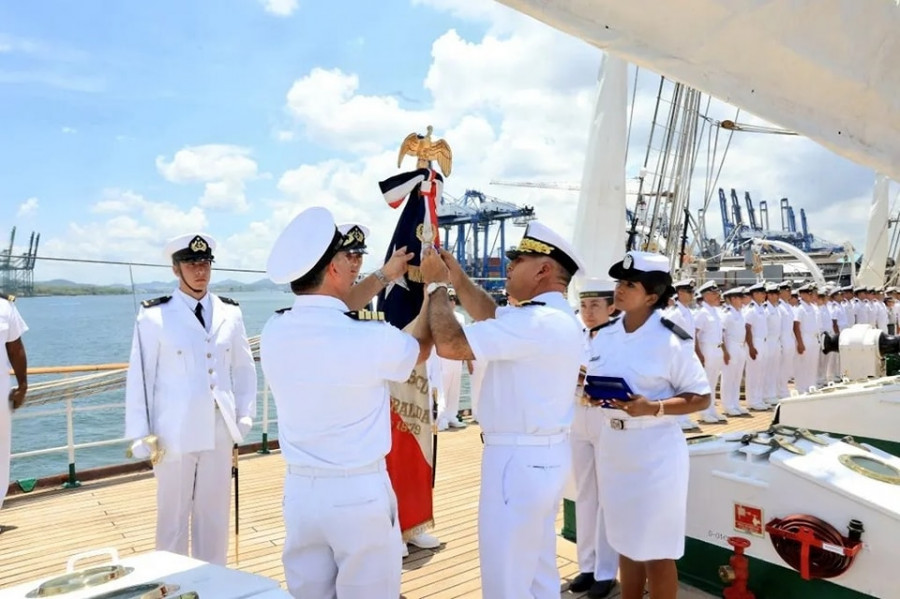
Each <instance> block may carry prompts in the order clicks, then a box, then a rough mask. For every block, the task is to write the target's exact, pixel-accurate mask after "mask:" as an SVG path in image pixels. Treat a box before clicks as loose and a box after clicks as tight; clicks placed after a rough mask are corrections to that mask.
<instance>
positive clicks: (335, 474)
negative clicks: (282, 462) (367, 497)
mask: <svg viewBox="0 0 900 599" xmlns="http://www.w3.org/2000/svg"><path fill="white" fill-rule="evenodd" d="M287 470H288V473H290V474H293V475H295V476H308V477H310V478H341V477H344V476H358V475H360V474H376V473H378V472H384V471H385V470H386V467H385V464H384V460H378V461H377V462H373V463H371V464H368V465H366V466H360V467H359V468H313V467H311V466H300V465H298V464H288V467H287Z"/></svg>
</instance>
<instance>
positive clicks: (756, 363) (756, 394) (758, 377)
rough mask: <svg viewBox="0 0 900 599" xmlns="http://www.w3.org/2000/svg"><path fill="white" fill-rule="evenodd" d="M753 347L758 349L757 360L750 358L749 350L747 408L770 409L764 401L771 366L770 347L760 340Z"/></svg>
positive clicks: (745, 387)
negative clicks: (769, 359)
mask: <svg viewBox="0 0 900 599" xmlns="http://www.w3.org/2000/svg"><path fill="white" fill-rule="evenodd" d="M753 347H755V348H756V359H755V360H754V359H752V358H750V354H749V350H747V352H748V353H747V367H746V369H747V380H746V381H744V390H745V392H746V396H747V406H749V407H751V408H756V409H758V410H764V409H767V408H768V405H766V402H765V401H763V400H764V398H763V391H764V389H765V384H766V382H765V380H766V367H767V366H768V365H769V363H768V360H767V358H768V356H767V353H766V352H767V350H768V346H767V345H766V342H765V341H762V340H760V341H759V342H758V343H757V342H756V341H755V340H754V342H753Z"/></svg>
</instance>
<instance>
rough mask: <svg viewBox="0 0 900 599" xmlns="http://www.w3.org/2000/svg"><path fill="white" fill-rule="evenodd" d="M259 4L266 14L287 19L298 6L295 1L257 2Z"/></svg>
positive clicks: (271, 0) (267, 0)
mask: <svg viewBox="0 0 900 599" xmlns="http://www.w3.org/2000/svg"><path fill="white" fill-rule="evenodd" d="M259 3H260V4H262V5H263V8H265V10H266V12H267V13H269V14H272V15H275V16H276V17H289V16H291V15H292V14H293V13H294V11H295V10H297V7H298V6H299V3H298V2H297V0H259Z"/></svg>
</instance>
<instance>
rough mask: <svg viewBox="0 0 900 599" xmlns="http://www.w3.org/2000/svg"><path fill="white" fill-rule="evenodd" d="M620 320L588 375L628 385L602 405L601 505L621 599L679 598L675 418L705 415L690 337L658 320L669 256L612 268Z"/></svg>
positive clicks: (682, 506)
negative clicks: (626, 393) (622, 396)
mask: <svg viewBox="0 0 900 599" xmlns="http://www.w3.org/2000/svg"><path fill="white" fill-rule="evenodd" d="M609 276H610V277H612V278H614V279H616V280H617V281H618V284H617V285H616V294H615V303H616V308H618V309H620V310H621V311H622V312H623V313H624V314H623V316H622V318H620V319H619V320H618V322H617V323H616V324H615V325H613V326H609V327H606V328H604V329H601V330H600V331H599V332H598V333H597V348H599V349H601V351H600V355H599V357H598V359H597V360H596V361H594V362H593V363H592V367H591V369H590V371H589V374H596V375H602V376H608V377H617V378H621V379H624V381H625V382H626V383H627V384H628V386H629V387H630V388H631V390H632V392H633V395H632V396H631V398H630V400H629V401H616V402H614V405H615V406H616V407H617V408H618V409H606V408H601V410H602V413H603V414H604V416H605V417H606V424H607V426H605V427H604V428H603V430H602V433H601V435H600V451H599V452H598V456H599V459H600V463H599V476H600V505H602V506H603V516H604V521H605V524H606V531H607V535H608V538H609V542H610V544H611V545H612V547H613V548H614V549H615V550H616V551H618V552H619V555H620V558H619V573H620V579H621V584H622V598H623V599H640V598H641V597H642V596H643V594H644V587H645V583H647V586H648V587H649V590H650V597H651V599H675V597H676V595H677V593H678V574H677V571H676V568H675V560H677V559H679V558H680V557H681V556H682V555H683V553H684V535H685V522H686V519H687V485H688V468H689V458H688V450H687V443H686V442H685V438H684V434H683V433H682V432H681V429H680V427H679V426H678V424H677V423H676V421H675V420H674V419H673V418H672V415H674V414H686V413H691V412H696V411H699V410H703V409H705V408H706V407H707V406H708V405H709V383H708V381H707V378H706V373H705V372H704V370H703V366H702V364H700V360H699V359H698V358H697V355H696V353H695V352H694V344H693V341H692V339H691V336H690V335H689V334H688V333H687V332H685V331H683V330H682V329H681V328H680V327H678V326H677V325H675V324H674V323H672V322H671V321H668V320H666V319H664V318H662V316H661V315H660V313H659V308H660V307H661V306H664V305H665V302H666V300H667V299H668V296H669V295H670V293H671V290H672V288H671V281H672V279H671V277H670V275H669V261H668V259H667V258H666V257H665V256H661V255H659V254H649V253H645V252H629V253H628V254H626V255H625V259H624V260H622V261H621V262H618V263H616V264H614V265H613V266H612V268H610V270H609Z"/></svg>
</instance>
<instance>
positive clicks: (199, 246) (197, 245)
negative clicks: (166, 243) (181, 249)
mask: <svg viewBox="0 0 900 599" xmlns="http://www.w3.org/2000/svg"><path fill="white" fill-rule="evenodd" d="M188 247H189V248H190V249H191V251H192V252H205V251H206V250H208V249H209V245H208V244H207V243H206V241H204V239H203V238H202V237H200V236H199V235H198V236H197V237H194V239H192V240H191V244H190V245H189V246H188Z"/></svg>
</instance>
